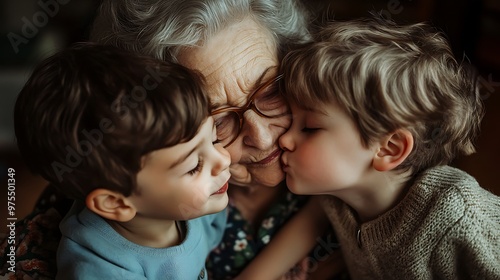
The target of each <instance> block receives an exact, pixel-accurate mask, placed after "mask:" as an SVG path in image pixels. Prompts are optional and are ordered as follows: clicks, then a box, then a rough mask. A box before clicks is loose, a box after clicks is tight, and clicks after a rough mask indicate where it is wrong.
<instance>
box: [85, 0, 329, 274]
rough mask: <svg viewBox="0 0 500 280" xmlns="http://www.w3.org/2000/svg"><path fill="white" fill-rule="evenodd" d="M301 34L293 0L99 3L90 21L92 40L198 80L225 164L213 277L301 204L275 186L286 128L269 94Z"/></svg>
mask: <svg viewBox="0 0 500 280" xmlns="http://www.w3.org/2000/svg"><path fill="white" fill-rule="evenodd" d="M306 26H307V15H306V12H305V10H304V9H303V7H302V6H301V5H300V3H298V2H296V1H292V0H286V1H281V0H169V1H165V0H154V1H140V0H123V1H114V0H110V1H106V0H105V1H104V2H103V3H102V5H101V7H100V10H99V13H98V15H97V17H96V19H95V22H94V25H93V29H92V31H91V40H94V41H97V42H100V43H103V44H111V45H115V46H118V47H120V48H123V49H128V50H132V51H135V52H139V53H142V54H147V55H151V56H154V57H157V58H159V59H169V60H173V61H176V62H178V63H180V64H182V65H184V66H186V67H188V68H191V69H194V70H197V71H198V72H200V73H201V74H202V75H203V76H204V77H205V80H206V88H207V92H208V94H209V97H210V100H211V103H212V106H213V108H214V109H213V115H214V117H215V119H216V124H217V133H218V138H219V140H220V141H221V142H222V143H223V144H224V146H225V147H226V148H227V150H228V151H229V153H230V155H231V161H232V165H231V168H230V169H231V174H232V178H231V180H230V183H231V186H230V189H229V191H228V193H229V197H230V204H229V211H228V213H229V214H228V228H227V229H226V231H225V236H224V238H223V241H222V243H221V244H220V246H219V247H218V248H216V249H215V250H214V251H213V253H212V254H211V256H210V257H209V261H208V265H207V269H208V270H209V271H210V274H211V275H210V276H211V278H212V279H231V278H233V277H234V276H236V275H237V274H238V273H239V272H240V271H241V270H242V269H243V268H244V267H245V265H246V264H247V263H248V262H250V261H251V260H252V258H253V257H254V256H255V255H256V254H257V253H258V252H259V251H260V250H261V249H262V248H263V247H264V246H266V244H267V243H268V242H269V241H270V239H271V237H272V236H273V235H274V234H275V232H276V231H277V230H278V229H279V228H280V226H281V225H282V224H283V223H284V222H286V220H287V219H289V218H290V217H291V216H292V215H294V214H295V213H296V212H297V211H298V210H299V209H300V208H301V207H302V206H304V204H305V203H306V198H305V197H299V196H295V195H292V194H291V193H290V192H289V191H288V190H287V188H286V185H285V184H284V182H283V180H284V173H283V171H282V169H281V161H280V156H281V153H282V150H281V149H280V147H279V145H278V142H277V140H278V138H279V136H280V135H282V134H283V133H284V132H285V131H286V130H287V128H288V127H289V125H290V118H289V115H287V108H286V104H285V103H284V101H283V99H282V98H280V94H279V93H278V91H277V84H278V81H279V79H280V77H281V76H280V75H279V74H280V73H279V72H278V69H279V61H280V58H281V57H282V56H283V54H284V53H285V51H286V50H287V48H289V47H290V46H291V45H292V43H300V42H304V41H307V40H308V39H309V33H308V30H307V28H306ZM153 74H155V73H154V72H153ZM156 74H157V75H159V76H160V77H161V75H162V73H156ZM325 240H326V241H323V242H320V243H321V244H323V246H324V247H325V245H324V244H325V243H326V242H329V244H328V248H326V249H325V248H324V250H325V251H327V252H323V253H321V254H320V253H318V258H319V257H321V258H322V259H314V258H315V256H311V258H309V259H308V260H307V261H306V263H309V264H315V261H316V264H317V263H319V262H320V261H322V260H324V258H323V257H324V256H325V255H326V254H327V253H330V252H331V248H332V246H331V243H332V241H331V240H330V239H328V240H327V239H325ZM320 249H321V248H319V249H318V250H316V251H317V252H319V250H320ZM323 263H325V262H323Z"/></svg>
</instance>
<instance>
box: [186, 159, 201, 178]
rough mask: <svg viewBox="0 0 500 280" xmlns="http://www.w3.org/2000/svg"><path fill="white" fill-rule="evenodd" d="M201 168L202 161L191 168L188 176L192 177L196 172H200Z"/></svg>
mask: <svg viewBox="0 0 500 280" xmlns="http://www.w3.org/2000/svg"><path fill="white" fill-rule="evenodd" d="M202 168H203V161H202V160H201V159H199V160H198V164H196V167H195V168H193V169H192V170H190V171H189V172H188V174H189V175H194V174H195V173H197V172H200V171H201V169H202Z"/></svg>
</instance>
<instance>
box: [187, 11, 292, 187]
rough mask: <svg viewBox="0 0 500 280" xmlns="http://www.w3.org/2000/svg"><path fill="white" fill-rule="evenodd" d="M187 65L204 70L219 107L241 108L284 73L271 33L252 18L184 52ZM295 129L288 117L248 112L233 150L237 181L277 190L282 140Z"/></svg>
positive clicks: (280, 171) (214, 100)
mask: <svg viewBox="0 0 500 280" xmlns="http://www.w3.org/2000/svg"><path fill="white" fill-rule="evenodd" d="M179 61H180V63H181V64H183V65H185V66H186V67H188V68H191V69H196V70H198V71H200V72H201V73H202V74H203V75H204V76H205V79H206V89H207V92H208V94H209V95H210V99H211V102H212V104H213V105H214V108H220V107H223V106H228V105H229V106H236V107H241V106H244V105H245V104H247V102H248V98H249V96H250V95H251V94H252V92H254V91H255V90H256V89H257V88H258V87H259V85H262V84H264V83H266V82H268V81H270V80H272V79H273V78H275V77H276V76H277V75H278V72H277V71H278V53H277V47H276V45H275V43H274V40H273V38H272V36H271V34H269V32H268V31H267V30H266V29H265V28H263V27H261V26H259V25H258V24H256V23H255V22H254V21H253V20H251V19H246V20H243V21H241V22H238V23H236V24H233V25H230V26H229V27H228V28H226V29H224V30H222V31H221V32H219V33H218V34H217V35H216V36H214V37H212V38H211V39H210V40H208V41H207V42H205V44H204V46H203V47H201V48H192V49H188V50H185V51H183V52H182V53H181V54H180V56H179ZM289 125H290V119H289V118H288V117H279V118H265V117H262V116H260V115H259V114H257V113H256V112H255V111H253V110H247V111H246V112H245V113H244V114H243V126H242V129H241V132H240V134H239V136H238V137H237V138H236V140H235V141H234V142H233V143H231V145H229V146H228V147H227V150H228V151H229V153H230V154H231V162H232V165H231V174H232V177H231V180H230V182H231V183H234V184H236V185H240V186H257V185H263V186H270V187H274V186H276V185H277V184H278V183H279V182H280V181H282V180H283V179H284V173H283V171H282V169H281V160H280V156H281V152H282V151H281V149H280V147H279V145H278V141H277V140H278V138H279V136H281V135H282V134H283V133H285V131H286V130H287V128H288V127H289Z"/></svg>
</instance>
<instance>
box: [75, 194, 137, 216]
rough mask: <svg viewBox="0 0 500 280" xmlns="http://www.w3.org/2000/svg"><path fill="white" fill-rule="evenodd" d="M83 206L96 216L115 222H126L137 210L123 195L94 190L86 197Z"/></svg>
mask: <svg viewBox="0 0 500 280" xmlns="http://www.w3.org/2000/svg"><path fill="white" fill-rule="evenodd" d="M85 204H86V205H87V208H89V209H90V210H91V211H92V212H94V213H96V214H97V215H99V216H101V217H103V218H105V219H108V220H113V221H117V222H128V221H130V220H131V219H132V218H134V217H135V215H136V213H137V210H136V208H135V207H134V205H133V204H132V203H131V201H130V200H129V199H128V198H127V197H125V196H124V195H123V194H121V193H119V192H115V191H111V190H107V189H95V190H93V191H92V192H90V193H89V194H88V195H87V198H86V199H85Z"/></svg>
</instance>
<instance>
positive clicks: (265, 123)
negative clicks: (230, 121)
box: [241, 110, 277, 150]
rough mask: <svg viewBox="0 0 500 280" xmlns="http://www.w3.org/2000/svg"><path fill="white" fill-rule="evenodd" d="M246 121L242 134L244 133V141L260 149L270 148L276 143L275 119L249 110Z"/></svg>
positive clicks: (246, 113)
mask: <svg viewBox="0 0 500 280" xmlns="http://www.w3.org/2000/svg"><path fill="white" fill-rule="evenodd" d="M243 117H244V122H243V127H242V131H241V134H243V143H244V144H245V145H247V146H252V147H255V148H257V149H260V150H269V149H271V148H272V147H273V145H275V142H276V138H275V136H274V135H275V134H277V133H273V131H272V130H271V129H272V127H273V126H272V125H271V124H270V122H271V121H274V120H273V119H269V118H265V117H261V116H259V115H258V114H257V113H255V112H254V111H251V110H249V111H247V112H245V114H244V116H243Z"/></svg>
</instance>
